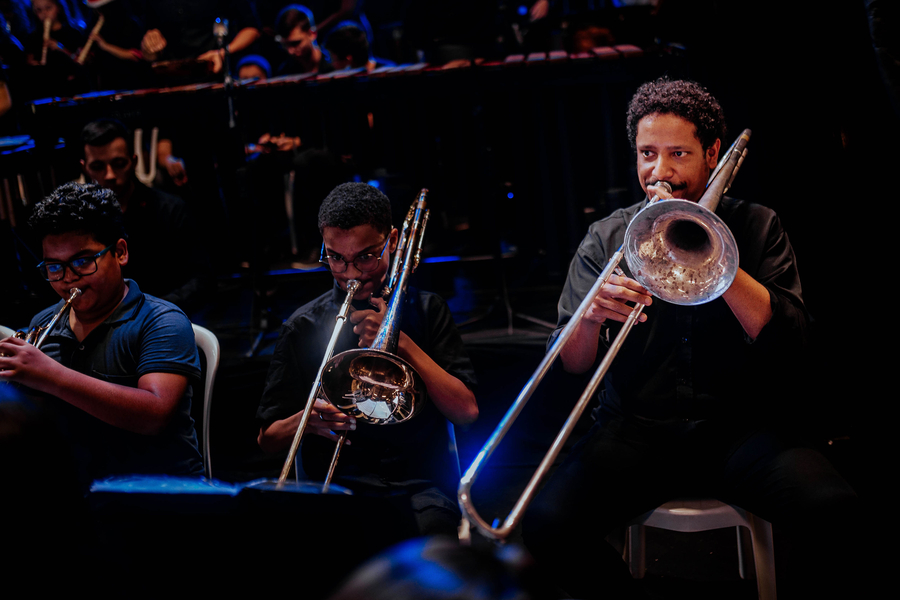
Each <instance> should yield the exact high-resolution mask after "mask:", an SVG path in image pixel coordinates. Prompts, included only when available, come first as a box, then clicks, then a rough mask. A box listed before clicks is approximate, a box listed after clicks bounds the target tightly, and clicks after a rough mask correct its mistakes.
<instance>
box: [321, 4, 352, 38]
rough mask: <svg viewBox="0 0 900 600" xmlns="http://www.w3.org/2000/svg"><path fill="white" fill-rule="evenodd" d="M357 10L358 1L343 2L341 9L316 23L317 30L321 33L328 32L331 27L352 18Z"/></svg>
mask: <svg viewBox="0 0 900 600" xmlns="http://www.w3.org/2000/svg"><path fill="white" fill-rule="evenodd" d="M355 10H356V0H341V6H340V8H338V9H337V11H335V12H333V13H332V14H330V15H328V16H326V17H325V18H323V19H322V20H320V21H319V22H318V23H316V29H318V30H319V31H328V30H329V29H330V28H331V27H334V26H335V25H337V24H338V23H340V22H341V21H343V20H345V19H349V18H350V17H352V16H353V11H355Z"/></svg>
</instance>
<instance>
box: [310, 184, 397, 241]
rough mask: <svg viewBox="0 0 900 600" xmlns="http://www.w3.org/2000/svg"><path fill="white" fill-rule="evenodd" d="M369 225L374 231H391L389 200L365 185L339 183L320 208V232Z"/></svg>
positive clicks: (384, 232) (387, 232) (386, 232)
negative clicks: (333, 228) (334, 228)
mask: <svg viewBox="0 0 900 600" xmlns="http://www.w3.org/2000/svg"><path fill="white" fill-rule="evenodd" d="M359 225H371V226H372V227H374V228H375V230H376V231H378V232H380V233H383V234H384V235H388V234H389V233H390V232H391V201H390V200H388V197H387V196H385V195H384V194H382V193H381V192H379V191H378V190H377V189H375V188H373V187H372V186H371V185H368V184H366V183H354V182H351V183H342V184H341V185H339V186H337V187H336V188H334V189H333V190H331V193H330V194H328V197H327V198H325V200H323V201H322V205H321V206H320V207H319V232H320V233H321V232H322V231H324V230H325V228H326V227H337V228H338V229H353V228H354V227H357V226H359Z"/></svg>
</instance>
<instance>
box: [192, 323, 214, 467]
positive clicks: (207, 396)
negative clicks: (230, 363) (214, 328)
mask: <svg viewBox="0 0 900 600" xmlns="http://www.w3.org/2000/svg"><path fill="white" fill-rule="evenodd" d="M191 326H192V327H193V328H194V339H195V340H196V342H197V349H198V350H200V352H202V353H203V356H204V358H205V359H206V370H205V371H204V372H203V470H204V472H205V473H206V478H207V479H212V459H211V458H210V443H209V438H210V435H209V412H210V404H211V403H212V393H213V384H214V383H215V381H216V371H218V370H219V340H218V339H217V338H216V336H215V334H213V332H211V331H210V330H209V329H206V328H205V327H201V326H200V325H195V324H193V323H192V324H191Z"/></svg>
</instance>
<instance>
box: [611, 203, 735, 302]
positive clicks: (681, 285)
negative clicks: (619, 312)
mask: <svg viewBox="0 0 900 600" xmlns="http://www.w3.org/2000/svg"><path fill="white" fill-rule="evenodd" d="M624 251H625V260H626V262H627V263H628V268H629V269H631V273H632V276H633V277H634V279H635V280H636V281H637V282H638V283H640V284H641V285H642V286H644V288H646V289H647V290H648V291H649V292H650V293H652V294H653V295H654V296H656V297H657V298H659V299H661V300H665V301H666V302H670V303H672V304H681V305H688V306H692V305H695V304H704V303H706V302H710V301H712V300H715V299H716V298H718V297H719V296H721V295H722V294H724V293H725V291H726V290H728V288H729V287H731V283H732V282H733V281H734V278H735V276H736V275H737V270H738V265H739V262H740V261H739V259H738V248H737V243H735V241H734V236H732V234H731V231H730V230H729V229H728V226H727V225H725V223H724V222H723V221H722V219H720V218H719V217H718V216H716V214H715V213H713V212H712V211H710V210H708V209H706V208H704V207H703V206H701V205H700V204H697V203H696V202H691V201H689V200H678V199H672V200H661V201H659V202H657V203H655V204H652V205H650V206H647V207H646V208H644V210H642V211H641V212H640V213H638V215H637V216H635V218H634V219H633V220H632V222H631V224H630V225H629V226H628V231H627V232H626V233H625V248H624Z"/></svg>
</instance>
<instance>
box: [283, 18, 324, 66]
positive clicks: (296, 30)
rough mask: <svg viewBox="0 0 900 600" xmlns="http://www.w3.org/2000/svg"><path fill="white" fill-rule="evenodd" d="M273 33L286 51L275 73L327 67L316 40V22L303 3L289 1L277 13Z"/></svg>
mask: <svg viewBox="0 0 900 600" xmlns="http://www.w3.org/2000/svg"><path fill="white" fill-rule="evenodd" d="M275 35H276V39H278V40H279V41H280V42H281V46H282V48H284V50H285V51H286V52H287V58H285V60H284V62H282V63H281V65H280V66H279V67H278V72H277V75H298V74H300V73H324V72H326V71H329V70H330V67H329V66H328V63H327V62H326V61H325V60H324V58H323V56H322V49H321V48H319V44H318V42H317V41H316V35H317V34H316V22H315V19H314V18H313V14H312V11H310V10H309V9H308V8H306V7H305V6H302V5H300V4H291V5H290V6H287V7H285V8H284V9H283V10H282V11H281V12H280V13H278V19H277V20H276V21H275Z"/></svg>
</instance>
